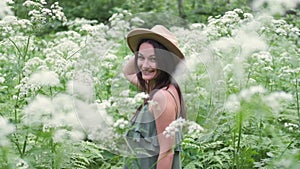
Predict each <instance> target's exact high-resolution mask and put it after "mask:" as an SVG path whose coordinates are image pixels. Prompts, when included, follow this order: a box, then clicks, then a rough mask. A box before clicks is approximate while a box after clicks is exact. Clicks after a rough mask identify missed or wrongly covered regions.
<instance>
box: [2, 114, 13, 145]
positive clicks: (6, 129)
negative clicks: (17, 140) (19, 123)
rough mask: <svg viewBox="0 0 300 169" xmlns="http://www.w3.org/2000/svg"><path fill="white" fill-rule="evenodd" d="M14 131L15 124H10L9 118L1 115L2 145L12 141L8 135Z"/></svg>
mask: <svg viewBox="0 0 300 169" xmlns="http://www.w3.org/2000/svg"><path fill="white" fill-rule="evenodd" d="M14 131H15V126H14V125H13V124H10V123H9V122H8V120H7V119H5V118H3V117H1V116H0V147H1V146H6V145H8V144H9V143H10V142H9V140H8V139H7V138H6V137H7V136H8V135H9V134H11V133H13V132H14Z"/></svg>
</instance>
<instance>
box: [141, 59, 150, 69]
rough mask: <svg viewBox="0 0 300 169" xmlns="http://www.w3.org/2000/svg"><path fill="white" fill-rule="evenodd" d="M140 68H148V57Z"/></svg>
mask: <svg viewBox="0 0 300 169" xmlns="http://www.w3.org/2000/svg"><path fill="white" fill-rule="evenodd" d="M142 68H150V63H149V61H148V59H145V60H144V62H143V64H142Z"/></svg>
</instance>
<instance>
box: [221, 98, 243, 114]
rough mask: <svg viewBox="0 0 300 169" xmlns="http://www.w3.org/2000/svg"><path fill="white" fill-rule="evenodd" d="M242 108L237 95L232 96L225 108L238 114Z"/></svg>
mask: <svg viewBox="0 0 300 169" xmlns="http://www.w3.org/2000/svg"><path fill="white" fill-rule="evenodd" d="M240 107H241V103H240V100H239V98H238V97H237V95H230V96H229V98H228V100H227V101H226V102H225V105H224V108H225V109H226V110H227V111H229V112H237V111H239V109H240Z"/></svg>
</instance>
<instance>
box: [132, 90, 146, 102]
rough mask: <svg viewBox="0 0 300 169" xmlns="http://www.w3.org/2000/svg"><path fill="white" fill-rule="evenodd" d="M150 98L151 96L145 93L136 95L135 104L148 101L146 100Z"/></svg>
mask: <svg viewBox="0 0 300 169" xmlns="http://www.w3.org/2000/svg"><path fill="white" fill-rule="evenodd" d="M148 97H149V95H148V94H147V93H145V92H140V93H138V94H136V95H135V96H134V101H135V102H140V101H142V100H143V99H146V98H148Z"/></svg>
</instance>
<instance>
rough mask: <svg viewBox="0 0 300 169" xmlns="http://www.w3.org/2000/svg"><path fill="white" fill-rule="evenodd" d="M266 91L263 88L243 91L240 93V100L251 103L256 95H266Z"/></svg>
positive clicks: (257, 87) (253, 87) (258, 87)
mask: <svg viewBox="0 0 300 169" xmlns="http://www.w3.org/2000/svg"><path fill="white" fill-rule="evenodd" d="M265 92H266V91H265V89H264V88H263V87H262V86H260V85H259V86H251V87H250V88H248V89H243V90H242V91H241V92H240V93H239V98H240V99H243V100H246V101H249V100H250V99H251V97H252V96H253V95H255V94H263V93H265Z"/></svg>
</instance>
